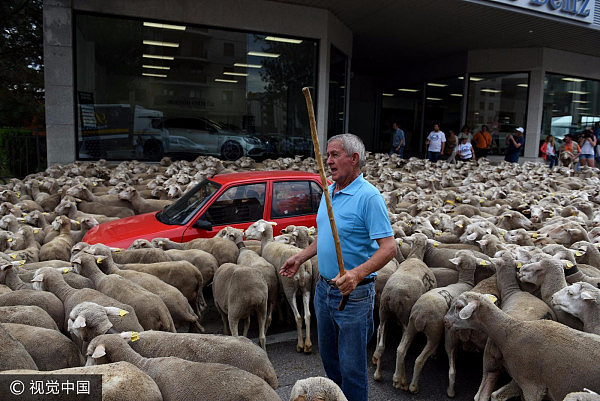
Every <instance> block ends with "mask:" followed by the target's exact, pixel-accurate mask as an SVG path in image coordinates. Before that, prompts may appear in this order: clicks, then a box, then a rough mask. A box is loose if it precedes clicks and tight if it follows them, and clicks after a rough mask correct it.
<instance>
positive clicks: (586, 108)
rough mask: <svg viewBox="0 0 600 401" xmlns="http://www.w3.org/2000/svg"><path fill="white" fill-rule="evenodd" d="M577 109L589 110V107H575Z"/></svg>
mask: <svg viewBox="0 0 600 401" xmlns="http://www.w3.org/2000/svg"><path fill="white" fill-rule="evenodd" d="M575 109H577V110H589V109H590V108H589V107H575Z"/></svg>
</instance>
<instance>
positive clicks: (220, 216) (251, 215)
mask: <svg viewBox="0 0 600 401" xmlns="http://www.w3.org/2000/svg"><path fill="white" fill-rule="evenodd" d="M266 189H267V183H266V182H258V183H251V184H242V185H234V186H231V187H229V188H227V189H225V191H224V192H222V193H221V195H219V196H217V197H216V198H215V199H214V200H213V201H212V202H211V203H210V205H208V207H207V208H206V209H205V211H204V212H203V213H202V215H201V216H200V217H199V218H198V219H197V220H196V222H194V223H192V225H190V227H189V228H188V229H186V231H185V232H184V234H183V238H182V241H183V242H186V241H190V240H192V239H194V238H198V237H202V238H207V237H214V236H215V234H217V233H218V232H219V231H220V230H221V229H223V228H225V227H227V226H231V227H235V228H240V229H244V230H245V229H246V228H248V226H250V224H252V223H254V222H255V221H257V220H260V219H262V218H264V217H265V213H264V211H265V199H266V194H267V191H266Z"/></svg>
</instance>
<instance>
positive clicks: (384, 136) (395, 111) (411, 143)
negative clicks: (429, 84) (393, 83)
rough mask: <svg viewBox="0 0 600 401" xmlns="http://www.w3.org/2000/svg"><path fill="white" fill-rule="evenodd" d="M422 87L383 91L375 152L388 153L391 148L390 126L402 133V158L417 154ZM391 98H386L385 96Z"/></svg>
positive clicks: (391, 134)
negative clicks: (400, 130) (403, 142)
mask: <svg viewBox="0 0 600 401" xmlns="http://www.w3.org/2000/svg"><path fill="white" fill-rule="evenodd" d="M421 88H422V86H404V87H402V88H389V89H386V90H384V92H383V93H382V99H381V120H380V127H379V137H380V138H379V141H377V142H378V148H377V149H375V151H377V152H386V153H387V152H388V151H389V149H390V148H391V146H392V137H393V131H392V124H393V123H394V122H396V123H398V126H399V127H400V129H402V131H404V138H405V140H406V145H405V148H404V157H406V158H408V157H410V156H412V155H416V154H418V151H419V132H420V126H421V110H422V108H423V107H422V99H423V93H422V92H421ZM388 94H389V95H392V96H387V95H388Z"/></svg>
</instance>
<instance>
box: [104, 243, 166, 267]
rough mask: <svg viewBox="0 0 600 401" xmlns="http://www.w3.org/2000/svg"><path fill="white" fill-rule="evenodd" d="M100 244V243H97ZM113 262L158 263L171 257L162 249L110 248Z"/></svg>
mask: <svg viewBox="0 0 600 401" xmlns="http://www.w3.org/2000/svg"><path fill="white" fill-rule="evenodd" d="M98 246H100V245H98ZM111 251H112V258H113V260H114V261H115V263H119V264H128V263H158V262H170V261H171V260H172V259H171V258H170V257H169V256H168V255H167V254H166V253H165V251H163V250H162V249H156V248H150V249H120V248H116V249H111Z"/></svg>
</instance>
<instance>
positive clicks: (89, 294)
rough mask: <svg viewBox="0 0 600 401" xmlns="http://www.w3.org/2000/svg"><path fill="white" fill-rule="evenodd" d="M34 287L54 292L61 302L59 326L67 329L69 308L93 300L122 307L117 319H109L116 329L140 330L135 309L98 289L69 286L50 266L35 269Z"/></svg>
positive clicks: (105, 304)
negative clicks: (61, 318)
mask: <svg viewBox="0 0 600 401" xmlns="http://www.w3.org/2000/svg"><path fill="white" fill-rule="evenodd" d="M32 282H33V283H34V289H35V290H37V291H47V292H50V293H52V294H55V295H56V296H57V297H58V298H59V299H60V300H61V301H62V303H63V306H64V309H63V313H64V315H63V316H64V320H63V322H62V323H61V325H60V326H59V327H62V328H64V330H65V331H66V330H67V329H68V320H69V314H70V313H71V310H72V309H73V308H74V307H75V306H76V305H78V304H80V303H81V302H84V301H93V302H95V303H97V304H100V305H104V306H115V307H118V308H120V309H122V310H123V311H124V312H122V313H121V315H122V316H120V318H119V319H116V318H113V319H112V320H111V321H112V323H113V324H114V325H115V327H116V328H117V329H118V330H121V331H126V330H136V331H142V330H143V328H142V326H141V325H140V323H139V321H138V318H137V315H136V313H135V310H134V309H133V308H132V307H131V306H130V305H126V304H124V303H122V302H119V301H117V300H115V299H113V298H111V297H109V296H108V295H105V294H103V293H101V292H100V291H97V290H94V289H91V288H82V289H75V288H72V287H70V286H69V285H68V284H67V283H66V282H65V280H64V279H63V278H62V275H61V273H60V272H58V271H56V270H55V269H53V268H51V267H42V268H40V269H38V270H37V271H36V274H35V276H34V277H33V279H32Z"/></svg>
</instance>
